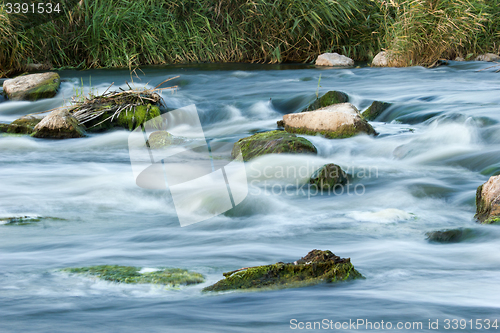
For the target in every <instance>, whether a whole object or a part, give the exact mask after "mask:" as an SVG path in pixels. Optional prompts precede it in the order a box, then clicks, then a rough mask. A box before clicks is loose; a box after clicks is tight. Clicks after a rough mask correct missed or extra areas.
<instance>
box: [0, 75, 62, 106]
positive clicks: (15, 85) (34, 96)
mask: <svg viewBox="0 0 500 333" xmlns="http://www.w3.org/2000/svg"><path fill="white" fill-rule="evenodd" d="M60 85H61V78H60V77H59V74H57V73H52V72H49V73H41V74H30V75H23V76H18V77H16V78H14V79H10V80H5V81H4V83H3V91H4V93H5V94H7V97H8V98H9V99H10V100H12V101H21V100H27V101H36V100H38V99H41V98H51V97H54V96H55V95H56V94H57V89H59V86H60Z"/></svg>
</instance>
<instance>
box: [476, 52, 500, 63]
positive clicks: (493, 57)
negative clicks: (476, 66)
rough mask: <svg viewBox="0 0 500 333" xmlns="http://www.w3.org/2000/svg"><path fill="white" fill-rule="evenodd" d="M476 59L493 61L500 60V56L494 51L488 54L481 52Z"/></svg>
mask: <svg viewBox="0 0 500 333" xmlns="http://www.w3.org/2000/svg"><path fill="white" fill-rule="evenodd" d="M474 60H475V61H489V62H493V61H498V60H500V56H498V55H497V54H494V53H486V54H481V55H479V56H477V57H476V59H474Z"/></svg>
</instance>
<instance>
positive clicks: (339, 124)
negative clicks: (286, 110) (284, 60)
mask: <svg viewBox="0 0 500 333" xmlns="http://www.w3.org/2000/svg"><path fill="white" fill-rule="evenodd" d="M283 123H284V125H285V131H287V132H289V133H297V134H303V135H318V134H319V135H322V136H324V137H326V138H329V139H342V138H349V137H352V136H355V135H357V134H360V133H366V134H372V135H376V134H377V133H376V132H375V130H374V129H373V127H372V126H371V125H370V124H369V123H368V122H367V121H366V120H365V119H363V118H362V117H361V114H360V113H359V111H358V109H357V108H356V107H355V106H354V105H352V104H350V103H342V104H336V105H330V106H327V107H324V108H321V109H318V110H316V111H310V112H301V113H291V114H286V115H284V116H283Z"/></svg>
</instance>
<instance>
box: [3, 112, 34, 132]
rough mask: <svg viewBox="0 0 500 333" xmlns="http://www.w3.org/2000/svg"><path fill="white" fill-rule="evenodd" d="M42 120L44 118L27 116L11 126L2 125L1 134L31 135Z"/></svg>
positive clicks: (15, 121)
mask: <svg viewBox="0 0 500 333" xmlns="http://www.w3.org/2000/svg"><path fill="white" fill-rule="evenodd" d="M41 120H42V117H40V116H39V115H37V116H35V115H27V116H24V117H21V118H19V119H16V120H14V121H13V122H12V123H10V124H0V133H8V134H31V133H33V131H34V128H35V126H36V125H38V123H39V122H40V121H41Z"/></svg>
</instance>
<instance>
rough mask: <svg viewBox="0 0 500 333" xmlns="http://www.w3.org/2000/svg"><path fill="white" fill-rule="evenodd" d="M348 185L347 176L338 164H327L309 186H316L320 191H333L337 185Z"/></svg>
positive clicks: (314, 174)
mask: <svg viewBox="0 0 500 333" xmlns="http://www.w3.org/2000/svg"><path fill="white" fill-rule="evenodd" d="M345 183H347V174H346V173H345V172H344V170H342V168H341V167H340V166H338V165H336V164H333V163H330V164H325V165H323V166H322V167H321V168H319V169H318V170H316V171H315V172H314V173H313V174H312V176H311V179H310V180H309V184H311V185H315V186H317V187H318V189H320V190H327V191H331V190H334V188H335V186H336V185H344V184H345Z"/></svg>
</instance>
